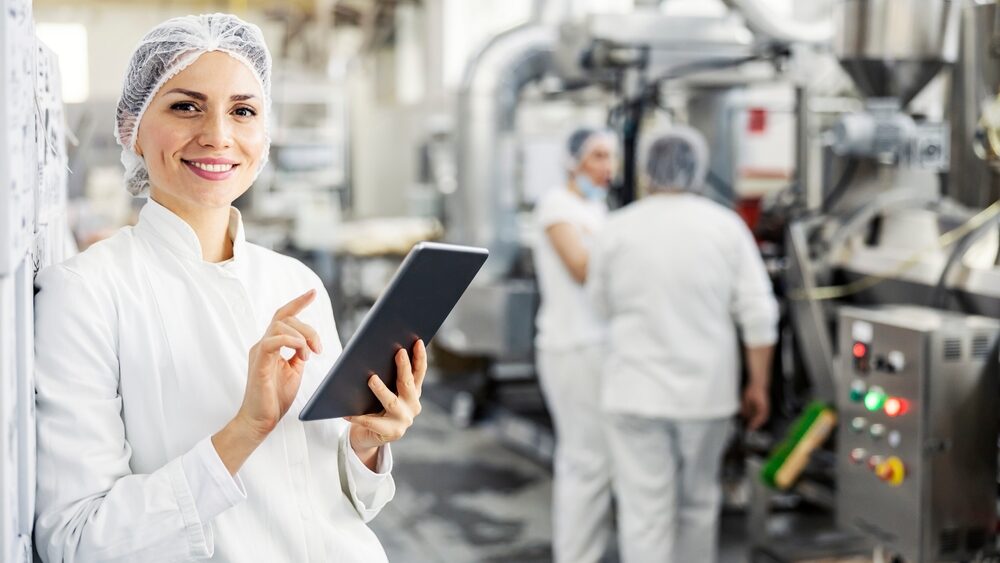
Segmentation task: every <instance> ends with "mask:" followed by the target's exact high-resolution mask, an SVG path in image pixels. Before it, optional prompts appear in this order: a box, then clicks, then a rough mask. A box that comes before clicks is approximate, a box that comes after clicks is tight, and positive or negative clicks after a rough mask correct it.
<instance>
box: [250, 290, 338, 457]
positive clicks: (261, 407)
mask: <svg viewBox="0 0 1000 563" xmlns="http://www.w3.org/2000/svg"><path fill="white" fill-rule="evenodd" d="M315 298H316V290H315V289H312V290H309V291H307V292H306V293H303V294H302V295H300V296H298V297H296V298H295V299H293V300H291V301H289V302H288V303H286V304H285V305H284V306H282V307H281V308H280V309H278V311H277V312H275V313H274V317H273V318H272V319H271V324H270V325H269V326H268V327H267V331H265V332H264V336H263V337H261V339H260V342H257V344H254V346H253V347H252V348H250V358H249V360H250V362H249V363H250V368H249V371H248V373H247V386H246V391H245V392H244V394H243V404H242V406H240V410H239V413H238V414H237V417H242V420H243V421H244V422H245V423H246V424H247V425H249V427H250V429H251V430H253V431H255V432H256V433H257V435H258V436H259V437H260V438H261V440H263V439H264V438H265V437H267V435H268V434H270V433H271V431H272V430H274V428H275V426H277V425H278V421H280V420H281V417H283V416H285V413H286V412H288V407H290V406H291V404H292V401H293V400H294V399H295V395H296V394H297V393H298V392H299V384H300V383H301V382H302V371H303V369H304V368H305V365H306V362H307V361H308V360H309V356H310V353H311V352H315V353H317V354H319V353H321V352H322V350H323V347H322V344H321V343H320V340H319V334H317V332H316V330H315V329H313V328H312V327H311V326H309V325H307V324H306V323H304V322H302V321H300V320H299V319H298V318H296V315H298V314H299V313H301V312H302V310H303V309H305V308H306V307H307V306H308V305H309V304H310V303H312V302H313V300H314V299H315ZM282 348H290V349H292V350H294V352H295V353H294V354H293V355H292V356H291V357H290V358H288V359H287V360H286V359H285V357H284V356H282V355H281V350H282Z"/></svg>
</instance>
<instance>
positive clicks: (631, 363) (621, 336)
mask: <svg viewBox="0 0 1000 563" xmlns="http://www.w3.org/2000/svg"><path fill="white" fill-rule="evenodd" d="M647 154H648V156H647V158H646V162H645V165H644V166H642V168H644V170H645V174H646V180H647V181H648V186H649V192H650V195H649V196H648V197H645V198H644V199H642V200H640V201H638V202H636V203H633V204H632V205H629V206H627V207H625V208H624V209H622V210H620V211H618V212H616V213H615V214H614V215H612V217H611V218H610V219H609V220H608V223H607V225H606V227H605V230H604V231H603V233H602V235H601V237H600V238H599V239H598V240H597V241H596V244H595V246H594V249H593V251H592V253H591V259H590V275H589V276H588V278H587V281H588V293H589V294H590V297H591V299H592V304H593V306H594V308H595V311H597V313H598V314H599V315H600V317H601V318H604V319H606V320H607V322H608V330H609V336H608V357H607V361H606V362H605V364H604V374H603V377H602V388H601V391H602V393H601V407H602V409H603V410H604V411H605V413H606V415H605V416H606V418H605V420H606V421H607V435H606V439H607V442H608V445H609V448H610V451H611V459H612V460H613V462H614V463H613V472H612V474H613V476H614V478H613V482H614V491H615V498H616V499H617V501H618V527H619V545H620V553H621V556H622V560H623V561H624V562H626V563H635V562H655V563H669V562H676V563H689V562H694V561H697V562H699V563H702V562H711V561H715V560H716V549H717V548H716V538H717V535H718V534H717V528H718V515H719V509H720V504H721V497H722V493H721V486H720V482H719V468H720V463H721V458H722V455H723V451H724V449H725V446H726V444H727V442H728V440H729V436H730V432H731V418H732V417H733V415H734V414H736V413H737V411H738V410H740V406H741V398H740V393H739V374H740V354H739V341H740V338H742V343H743V356H744V358H745V360H746V362H747V371H748V373H749V384H748V386H747V388H746V389H745V390H744V391H743V394H742V410H743V414H744V416H745V417H746V419H747V425H748V427H749V428H750V429H756V428H759V427H760V426H761V425H762V424H763V423H764V422H765V421H766V420H767V417H768V409H769V405H768V385H769V381H768V378H769V373H770V366H771V356H772V351H773V346H774V343H775V341H776V339H777V320H778V309H777V304H776V302H775V299H774V296H773V293H772V289H771V283H770V280H769V279H768V276H767V272H766V270H765V268H764V264H763V261H762V259H761V256H760V253H759V252H758V249H757V246H756V243H755V241H754V238H753V236H752V234H751V233H750V230H749V229H748V228H747V226H746V225H745V224H744V223H743V221H742V220H741V219H740V217H739V216H738V215H737V214H735V213H734V212H732V211H730V210H729V209H727V208H725V207H722V206H720V205H718V204H716V203H714V202H712V201H710V200H709V199H708V198H706V197H702V196H701V195H700V194H699V192H700V191H701V190H702V188H703V186H704V181H705V177H706V173H707V169H708V147H707V145H706V143H705V139H704V138H703V137H702V136H701V134H700V133H698V132H697V131H695V130H694V129H691V128H688V127H675V128H673V129H671V130H670V131H669V132H668V133H666V134H664V135H662V136H659V137H657V138H656V139H655V140H654V141H653V142H652V143H651V144H650V145H649V148H648V153H647Z"/></svg>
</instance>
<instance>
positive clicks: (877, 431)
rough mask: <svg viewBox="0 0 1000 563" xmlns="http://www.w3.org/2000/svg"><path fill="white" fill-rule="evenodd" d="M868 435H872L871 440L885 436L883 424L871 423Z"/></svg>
mask: <svg viewBox="0 0 1000 563" xmlns="http://www.w3.org/2000/svg"><path fill="white" fill-rule="evenodd" d="M868 435H869V436H871V437H872V439H873V440H878V439H880V438H882V436H885V426H882V425H881V424H872V425H871V427H870V428H869V429H868Z"/></svg>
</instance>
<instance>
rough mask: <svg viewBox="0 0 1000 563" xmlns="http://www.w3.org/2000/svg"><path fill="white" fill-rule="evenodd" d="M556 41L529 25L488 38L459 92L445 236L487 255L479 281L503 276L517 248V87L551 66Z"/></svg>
mask: <svg viewBox="0 0 1000 563" xmlns="http://www.w3.org/2000/svg"><path fill="white" fill-rule="evenodd" d="M556 37H557V32H556V29H555V28H554V27H552V26H549V25H543V24H538V23H531V24H527V25H523V26H519V27H516V28H514V29H511V30H509V31H507V32H504V33H501V34H500V35H497V36H496V37H494V38H493V39H492V40H491V41H490V42H489V43H488V44H487V45H486V46H485V47H484V48H483V49H482V50H481V51H480V52H479V54H478V55H476V56H475V57H474V58H473V59H472V61H471V62H470V64H469V66H468V67H467V68H466V73H465V76H464V78H463V80H462V86H461V89H460V90H459V94H458V104H459V106H458V132H457V154H458V185H457V187H456V190H455V192H454V193H453V194H450V195H449V197H448V202H447V210H448V223H449V224H448V228H449V231H450V237H451V238H452V239H453V240H455V241H456V242H461V243H464V244H473V245H476V246H483V247H486V248H488V249H489V250H490V259H489V261H487V263H486V266H485V267H484V269H483V272H482V273H481V274H480V277H481V278H483V279H499V278H503V277H505V276H506V275H507V274H508V273H509V272H510V271H511V269H512V267H513V264H514V261H515V260H516V259H517V255H518V251H519V247H520V243H519V230H518V223H517V211H518V206H519V204H520V199H521V198H520V195H519V194H518V193H517V191H516V189H515V183H514V178H513V174H514V170H515V169H516V166H515V156H516V138H515V117H516V113H517V105H518V102H519V98H520V93H521V89H522V88H523V87H524V86H525V85H526V84H528V83H530V82H532V81H534V80H537V79H538V78H541V77H542V76H544V75H545V73H546V72H548V71H549V69H550V68H551V67H552V53H553V49H554V46H555V42H556Z"/></svg>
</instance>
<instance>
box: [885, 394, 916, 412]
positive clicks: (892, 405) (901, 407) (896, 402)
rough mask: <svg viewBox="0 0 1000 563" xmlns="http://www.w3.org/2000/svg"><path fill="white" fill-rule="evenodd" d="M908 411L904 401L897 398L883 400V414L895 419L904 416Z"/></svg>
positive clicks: (907, 404)
mask: <svg viewBox="0 0 1000 563" xmlns="http://www.w3.org/2000/svg"><path fill="white" fill-rule="evenodd" d="M909 409H910V405H909V403H907V402H906V399H900V398H899V397H889V398H888V399H886V400H885V414H887V415H889V416H891V417H897V416H900V415H904V414H906V411H908V410H909Z"/></svg>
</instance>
